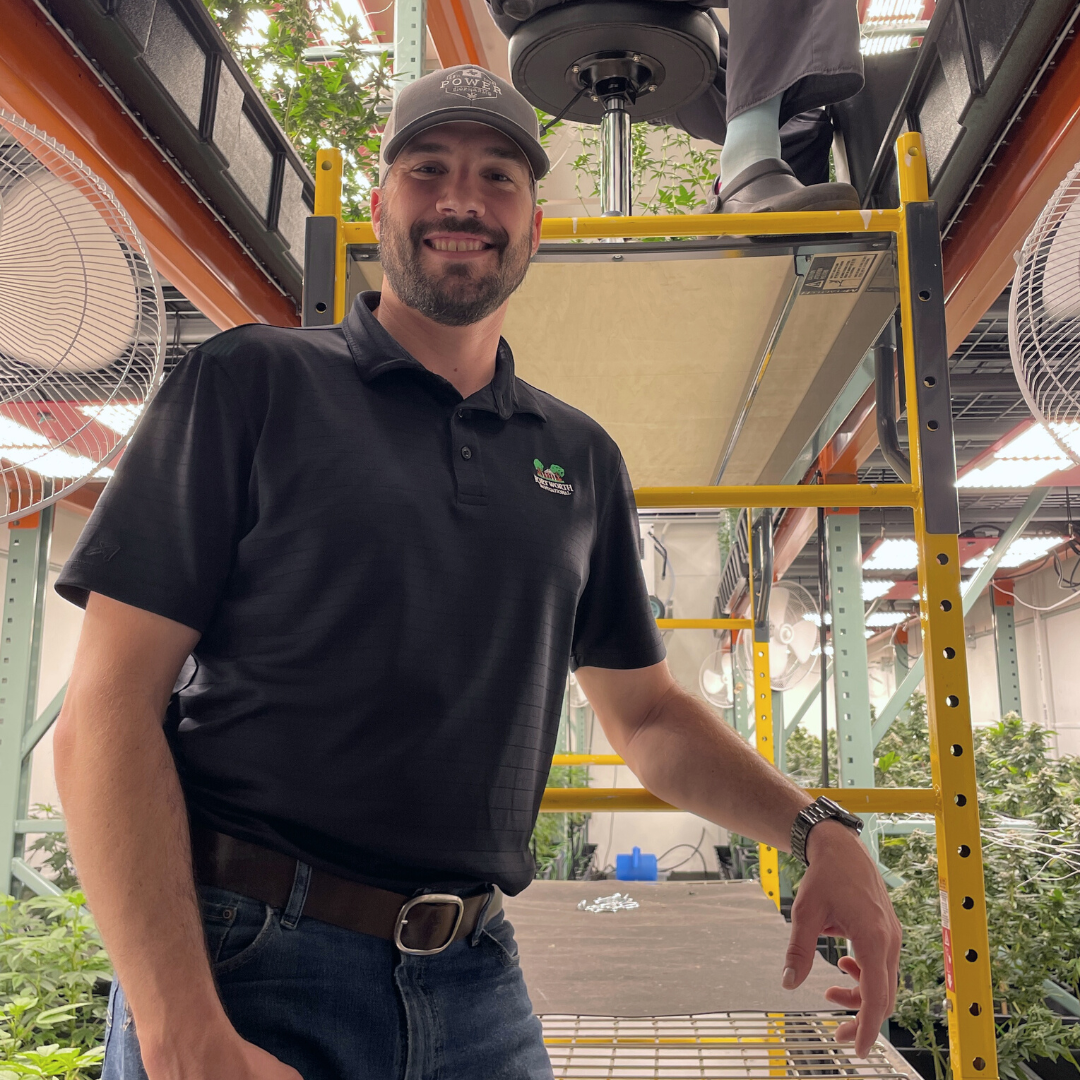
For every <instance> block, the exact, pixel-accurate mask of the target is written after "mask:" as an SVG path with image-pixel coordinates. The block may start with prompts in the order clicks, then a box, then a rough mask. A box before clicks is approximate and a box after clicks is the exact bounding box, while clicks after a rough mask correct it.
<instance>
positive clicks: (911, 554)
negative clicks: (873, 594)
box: [863, 537, 919, 595]
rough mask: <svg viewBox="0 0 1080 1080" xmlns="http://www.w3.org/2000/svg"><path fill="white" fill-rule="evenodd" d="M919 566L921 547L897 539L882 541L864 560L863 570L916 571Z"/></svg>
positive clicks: (912, 541) (908, 541) (891, 538)
mask: <svg viewBox="0 0 1080 1080" xmlns="http://www.w3.org/2000/svg"><path fill="white" fill-rule="evenodd" d="M918 565H919V546H918V545H917V544H916V543H915V541H914V540H902V539H898V538H896V537H890V538H888V539H886V540H882V541H881V543H880V544H878V545H877V547H875V548H874V550H873V551H872V552H871V553H870V557H869V558H868V559H864V560H863V570H914V569H915V568H916V567H917V566H918ZM893 584H895V582H894V583H893ZM864 595H865V593H864Z"/></svg>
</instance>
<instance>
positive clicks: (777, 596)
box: [769, 585, 791, 626]
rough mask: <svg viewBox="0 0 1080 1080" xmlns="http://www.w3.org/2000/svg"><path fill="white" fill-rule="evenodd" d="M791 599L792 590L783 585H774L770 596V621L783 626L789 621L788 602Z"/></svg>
mask: <svg viewBox="0 0 1080 1080" xmlns="http://www.w3.org/2000/svg"><path fill="white" fill-rule="evenodd" d="M790 599H791V590H790V589H785V588H784V587H783V586H782V585H774V586H773V587H772V595H771V596H770V597H769V622H770V623H775V624H776V625H777V626H783V625H784V623H785V622H787V609H788V602H789V600H790Z"/></svg>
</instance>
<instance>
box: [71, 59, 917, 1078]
mask: <svg viewBox="0 0 1080 1080" xmlns="http://www.w3.org/2000/svg"><path fill="white" fill-rule="evenodd" d="M383 157H384V160H383V175H382V183H381V186H380V188H379V190H378V191H376V192H375V193H374V195H373V198H372V220H373V222H374V225H375V228H376V230H377V232H378V235H379V237H380V241H381V246H382V263H383V269H384V271H385V283H384V287H383V290H382V293H381V294H378V293H366V294H363V295H361V296H360V297H359V298H358V299H357V301H356V304H355V306H354V307H353V309H352V311H350V312H349V313H348V315H347V317H346V318H345V320H344V322H343V323H342V324H341V325H340V326H335V327H326V328H320V329H313V330H288V329H278V328H272V327H265V326H247V327H240V328H238V329H235V330H231V331H229V332H227V333H224V334H221V335H219V336H217V337H215V338H213V339H211V340H210V341H208V342H207V343H205V344H204V345H202V346H201V347H200V348H198V349H196V350H195V351H193V352H192V353H190V354H189V355H188V356H187V357H186V358H185V360H184V361H183V363H182V364H181V365H180V366H179V367H178V368H177V370H176V371H175V372H174V373H173V374H172V375H171V376H170V378H169V379H168V381H167V382H166V384H165V386H164V387H163V389H162V390H161V392H160V394H159V395H158V397H157V398H156V399H155V401H154V403H153V405H152V406H151V407H150V409H149V410H148V413H147V415H146V417H145V419H144V421H143V423H142V425H141V427H140V429H139V431H138V433H137V434H136V436H135V438H134V440H133V441H132V444H131V446H130V447H129V449H128V450H127V452H126V453H125V455H124V458H123V460H122V461H121V463H120V465H119V467H118V469H117V472H116V476H115V477H114V479H113V480H112V481H111V482H110V484H109V486H108V488H107V490H106V492H105V494H104V496H103V498H102V499H101V501H100V502H99V504H98V506H97V508H96V510H95V511H94V514H93V516H92V518H91V519H90V521H89V522H88V524H87V526H86V529H85V530H84V533H83V536H82V538H81V540H80V543H79V545H78V547H77V548H76V550H75V552H74V554H73V555H72V557H71V560H70V562H69V563H68V565H67V566H66V567H65V569H64V571H63V573H62V574H61V576H60V579H59V582H58V585H57V588H58V589H59V591H60V592H61V593H62V595H64V596H66V597H68V598H69V599H71V600H73V601H75V602H77V603H82V604H85V606H86V617H85V621H84V623H83V631H82V637H81V639H80V642H79V649H78V654H77V657H76V662H75V667H74V670H73V672H72V676H71V680H70V684H69V689H68V693H67V697H66V700H65V704H64V710H63V713H62V714H61V717H60V720H59V723H58V725H57V729H56V736H55V757H56V769H57V781H58V784H59V787H60V792H61V797H62V799H63V804H64V809H65V812H66V816H67V820H68V827H69V833H70V838H71V843H72V848H73V852H74V855H75V860H76V864H77V866H78V869H79V873H80V876H81V878H82V882H83V885H84V888H85V890H86V894H87V896H88V898H89V902H90V905H91V907H92V909H93V911H94V915H95V916H96V918H97V922H98V925H99V927H100V929H101V932H102V935H103V937H104V939H105V942H106V944H107V946H108V949H109V955H110V957H111V959H112V961H113V964H114V966H115V969H116V974H117V979H116V981H115V982H114V984H113V995H112V1000H111V1002H110V1022H109V1031H108V1036H107V1044H106V1057H105V1065H104V1071H103V1077H104V1080H142V1078H144V1077H146V1076H149V1078H150V1080H296V1078H297V1076H302V1077H304V1080H429V1078H430V1080H435V1078H436V1077H438V1078H440V1080H477V1078H484V1080H499V1078H504V1080H550V1077H551V1067H550V1064H549V1062H548V1058H547V1055H546V1053H545V1050H544V1046H543V1042H542V1038H541V1031H540V1025H539V1023H538V1021H537V1020H536V1018H535V1017H534V1016H533V1012H532V1007H531V1005H530V1002H529V998H528V995H527V993H526V989H525V986H524V983H523V981H522V977H521V972H520V969H519V968H518V965H517V950H516V947H515V944H514V934H513V930H512V928H511V926H510V925H509V923H508V922H507V921H506V919H505V917H504V915H503V913H502V896H503V893H509V894H514V893H517V892H520V891H521V890H522V889H524V888H525V887H526V885H528V883H529V881H530V880H531V878H532V874H533V869H534V868H533V863H532V859H531V857H530V854H529V837H530V833H531V831H532V827H533V824H534V822H535V819H536V814H537V810H538V807H539V804H540V799H541V795H542V793H543V788H544V783H545V779H546V776H547V772H548V768H549V765H550V762H551V755H552V750H553V747H554V744H555V737H556V732H557V728H558V722H559V711H560V702H561V699H562V694H563V688H564V680H565V676H566V671H567V668H568V667H574V668H576V669H577V672H578V677H579V679H580V682H581V685H582V687H583V688H584V689H585V691H586V692H587V693H588V695H589V698H590V700H591V701H592V703H593V705H594V706H595V709H596V713H597V716H598V717H599V719H600V722H601V723H602V725H603V727H604V730H605V732H606V733H607V735H608V738H609V739H610V741H611V743H612V745H613V746H614V747H615V749H616V750H617V751H618V752H620V753H621V754H622V755H623V756H624V758H625V759H626V761H627V762H628V764H629V765H630V766H631V767H632V768H633V769H634V771H635V772H636V773H637V775H638V776H639V777H640V778H641V780H642V782H643V783H644V784H645V785H646V786H647V787H648V788H649V789H650V790H652V791H654V792H655V793H656V794H658V795H659V796H661V797H662V798H664V799H667V800H668V801H670V802H673V803H676V804H677V805H680V806H683V807H685V808H687V809H688V810H691V811H693V812H694V813H697V814H700V815H701V816H703V817H706V818H709V819H710V820H713V821H716V822H720V823H722V824H723V825H726V826H728V827H729V828H732V829H735V830H737V831H738V832H740V833H743V834H746V835H751V836H756V837H759V838H760V839H762V840H763V841H764V842H766V843H769V844H772V845H774V846H776V847H778V848H784V849H787V848H788V847H789V846H793V847H794V849H795V850H796V852H797V853H798V854H800V855H801V856H803V857H804V858H806V859H808V860H809V868H808V870H807V873H806V876H805V877H804V879H803V884H802V888H801V889H800V892H799V899H798V901H797V903H796V906H795V912H794V919H793V927H792V941H791V947H790V950H789V953H788V957H787V961H786V965H785V969H784V971H783V972H779V971H778V972H777V973H776V974H777V979H778V980H782V981H783V983H784V985H786V986H795V985H797V984H798V983H799V982H800V981H801V980H802V979H803V978H805V976H806V974H807V973H808V972H809V970H810V966H811V963H812V961H813V957H814V953H815V947H816V943H817V937H818V934H819V933H822V932H824V933H830V934H839V935H842V936H844V937H847V938H849V939H850V940H851V941H852V942H853V944H854V946H855V949H856V954H857V956H858V957H859V963H858V964H857V963H856V962H855V960H854V959H851V958H845V960H843V961H841V963H842V964H843V965H844V966H845V971H847V972H848V973H849V974H851V975H853V976H854V978H855V980H856V983H857V985H856V986H854V987H849V988H847V989H841V988H837V989H835V990H834V991H832V992H831V993H832V1000H833V1001H835V1002H836V1003H838V1004H840V1005H842V1006H846V1007H851V1008H854V1009H859V1015H858V1018H857V1019H856V1020H852V1021H850V1022H849V1023H847V1024H846V1025H844V1026H843V1027H842V1030H841V1033H840V1034H841V1035H842V1036H843V1037H845V1038H848V1039H854V1040H855V1042H856V1047H857V1049H858V1050H859V1052H860V1053H865V1052H866V1050H867V1049H868V1047H869V1046H870V1044H871V1043H872V1041H873V1040H874V1038H875V1036H876V1034H877V1030H878V1028H879V1027H880V1024H881V1022H882V1020H883V1019H884V1017H885V1016H886V1015H887V1013H888V1012H889V1011H890V1009H891V1004H892V998H893V992H894V988H895V986H896V965H897V959H898V951H899V941H900V934H899V927H898V925H897V923H896V919H895V917H894V915H893V913H892V909H891V908H890V906H889V902H888V898H887V896H886V894H885V890H884V888H883V886H882V883H881V880H880V877H879V875H878V873H877V870H876V868H875V866H874V864H873V862H872V861H871V859H870V858H869V857H868V855H867V854H866V851H865V849H864V848H863V846H862V844H861V843H860V842H859V839H858V836H857V834H856V832H855V831H854V829H853V828H852V827H851V822H850V820H848V819H847V818H846V815H843V813H842V812H839V811H838V810H837V808H835V807H832V805H831V804H829V805H827V806H826V805H824V804H820V803H819V804H812V803H811V800H810V798H809V797H808V796H807V795H806V794H805V793H804V792H802V791H801V790H800V789H798V788H797V787H795V786H794V785H792V784H790V783H789V782H788V781H787V780H785V779H784V778H783V777H782V776H780V775H779V774H778V773H777V772H775V770H773V769H772V768H771V767H770V766H768V765H766V764H765V762H764V761H763V759H762V758H761V757H760V756H758V755H757V754H756V753H754V751H753V750H752V749H750V748H749V747H748V746H747V745H746V744H745V743H744V742H742V741H741V740H740V739H739V738H738V737H737V736H736V735H735V734H734V733H733V732H732V731H731V730H730V729H729V728H728V727H726V726H725V725H723V724H722V723H719V722H718V721H717V719H716V718H715V717H714V716H713V715H712V713H710V712H709V710H708V709H707V708H705V707H704V706H703V705H702V704H701V703H700V702H698V701H696V700H695V699H694V698H692V697H691V696H690V695H688V694H686V693H684V692H683V691H682V690H680V689H679V688H678V687H677V686H676V685H675V684H674V683H673V681H672V679H671V676H670V675H669V673H668V670H667V666H666V664H665V663H664V659H663V647H662V645H661V642H660V639H659V636H658V634H657V630H656V626H655V623H654V622H653V619H652V616H651V613H650V608H649V604H648V598H647V596H646V594H645V588H644V583H643V581H642V577H641V572H640V569H639V565H638V556H637V544H638V531H637V523H636V515H635V510H634V502H633V493H632V491H631V488H630V483H629V480H628V478H627V474H626V470H625V467H624V466H623V463H622V458H621V455H620V454H619V451H618V448H617V447H616V446H615V444H614V443H613V442H612V441H611V439H610V438H608V436H607V435H606V434H605V433H604V432H603V431H602V430H601V429H600V427H599V426H598V425H597V424H595V423H594V422H593V421H591V420H590V419H589V418H588V417H586V416H584V415H582V414H581V413H579V412H577V411H576V410H575V409H572V408H570V407H569V406H567V405H564V404H563V403H561V402H559V401H557V400H556V399H554V398H552V397H551V396H549V395H548V394H545V393H542V392H541V391H539V390H537V389H534V388H533V387H531V386H529V385H528V384H526V383H524V382H522V381H521V380H520V379H518V378H517V377H516V376H515V374H514V364H513V357H512V355H511V353H510V349H509V347H508V346H507V345H506V343H505V342H503V341H502V339H501V338H500V328H501V326H502V323H503V318H504V316H505V313H506V304H507V300H508V298H509V297H510V295H511V293H512V292H513V291H514V289H515V288H516V287H517V286H518V285H519V284H520V283H521V281H522V279H523V277H524V275H525V272H526V269H527V267H528V263H529V259H530V257H531V256H532V255H533V254H534V253H535V251H536V249H537V246H538V245H539V242H540V220H541V213H540V211H539V209H538V208H537V205H536V182H537V180H539V179H540V178H541V177H542V176H543V175H544V173H545V171H546V170H547V168H548V161H547V157H546V155H545V153H544V151H543V149H542V147H541V146H540V143H539V139H538V129H537V123H536V118H535V114H534V113H533V111H532V109H531V108H530V107H529V105H528V104H527V103H526V102H525V101H524V99H523V98H521V97H520V96H519V95H518V94H517V93H516V92H515V91H514V90H513V88H512V87H510V86H509V85H508V84H507V83H505V82H503V81H501V80H500V79H498V78H496V77H495V76H494V75H491V74H490V73H489V72H485V71H482V70H480V69H478V68H471V67H465V68H457V69H452V70H449V71H442V72H437V73H435V74H433V75H429V76H427V77H426V78H424V79H421V80H419V81H418V82H416V83H413V84H412V85H410V86H409V87H407V88H406V89H404V90H403V91H402V92H401V94H400V95H399V97H398V100H397V103H396V105H395V109H394V112H393V114H392V115H391V117H390V121H389V124H388V126H387V131H386V134H385V136H384V141H383ZM189 658H190V662H189ZM185 668H186V670H182V669H185ZM174 688H177V689H175V693H174ZM163 721H164V722H163ZM687 961H688V963H689V962H691V961H692V957H687Z"/></svg>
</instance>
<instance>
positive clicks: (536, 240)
mask: <svg viewBox="0 0 1080 1080" xmlns="http://www.w3.org/2000/svg"><path fill="white" fill-rule="evenodd" d="M543 220H544V211H543V208H542V207H539V206H538V207H537V208H536V212H535V213H534V214H533V237H532V253H533V254H534V255H535V254H536V253H537V251H538V250H539V249H540V224H541V222H542V221H543Z"/></svg>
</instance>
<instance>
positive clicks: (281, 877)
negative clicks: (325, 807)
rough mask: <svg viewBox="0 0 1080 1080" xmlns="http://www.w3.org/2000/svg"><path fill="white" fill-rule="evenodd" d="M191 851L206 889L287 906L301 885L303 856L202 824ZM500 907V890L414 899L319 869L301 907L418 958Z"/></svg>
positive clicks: (197, 875) (465, 933) (467, 931)
mask: <svg viewBox="0 0 1080 1080" xmlns="http://www.w3.org/2000/svg"><path fill="white" fill-rule="evenodd" d="M191 849H192V859H193V863H194V869H195V880H196V881H197V882H198V883H199V884H200V885H213V886H216V887H217V888H219V889H228V890H229V891H230V892H236V893H240V894H241V895H242V896H250V897H251V898H252V899H253V900H261V901H262V902H263V903H264V904H269V905H270V906H271V907H274V908H280V909H285V908H286V907H287V905H288V903H289V899H290V897H291V896H292V891H293V884H294V882H295V881H296V880H297V867H298V865H299V864H298V863H297V861H296V859H291V858H289V856H287V855H282V854H281V853H280V852H277V851H271V850H270V849H269V848H264V847H260V846H259V845H258V844H250V843H248V842H247V841H246V840H237V839H236V838H235V837H232V836H226V835H225V834H224V833H219V832H214V831H213V830H211V829H204V828H201V827H198V826H192V830H191ZM489 901H490V903H489ZM501 910H502V893H501V892H500V891H499V890H498V889H497V888H495V889H494V893H492V892H491V891H486V892H483V893H481V894H480V895H479V896H470V897H467V898H465V899H462V898H461V897H460V896H455V895H454V894H453V893H422V894H421V895H419V896H414V897H412V898H410V897H408V896H403V895H402V894H401V893H395V892H388V891H387V890H386V889H377V888H375V887H374V886H372V885H362V884H360V882H358V881H347V880H346V879H345V878H340V877H337V876H336V875H335V874H330V873H327V872H326V871H325V870H318V869H315V868H312V870H311V876H310V879H309V881H308V887H307V895H306V898H305V900H304V904H303V908H302V911H303V914H304V915H307V916H309V917H310V918H312V919H319V920H320V921H322V922H327V923H332V924H333V925H334V926H341V927H344V928H345V929H346V930H355V931H357V932H358V933H361V934H371V935H373V936H374V937H379V938H383V939H385V940H386V941H392V942H394V944H395V945H396V946H397V947H398V948H399V949H400V950H401V951H402V952H406V953H411V954H415V955H419V956H427V955H433V954H435V953H440V952H442V951H443V950H444V949H447V948H449V947H450V945H452V944H453V943H454V942H455V941H460V940H461V939H462V938H465V937H468V936H469V935H470V934H471V933H473V931H474V930H475V929H476V924H477V921H478V920H479V919H480V918H481V917H482V918H483V920H484V922H485V923H488V922H490V921H491V919H492V918H493V917H494V916H495V915H497V914H498V913H499V912H500V911H501ZM294 914H295V916H299V914H300V912H295V913H294Z"/></svg>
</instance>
